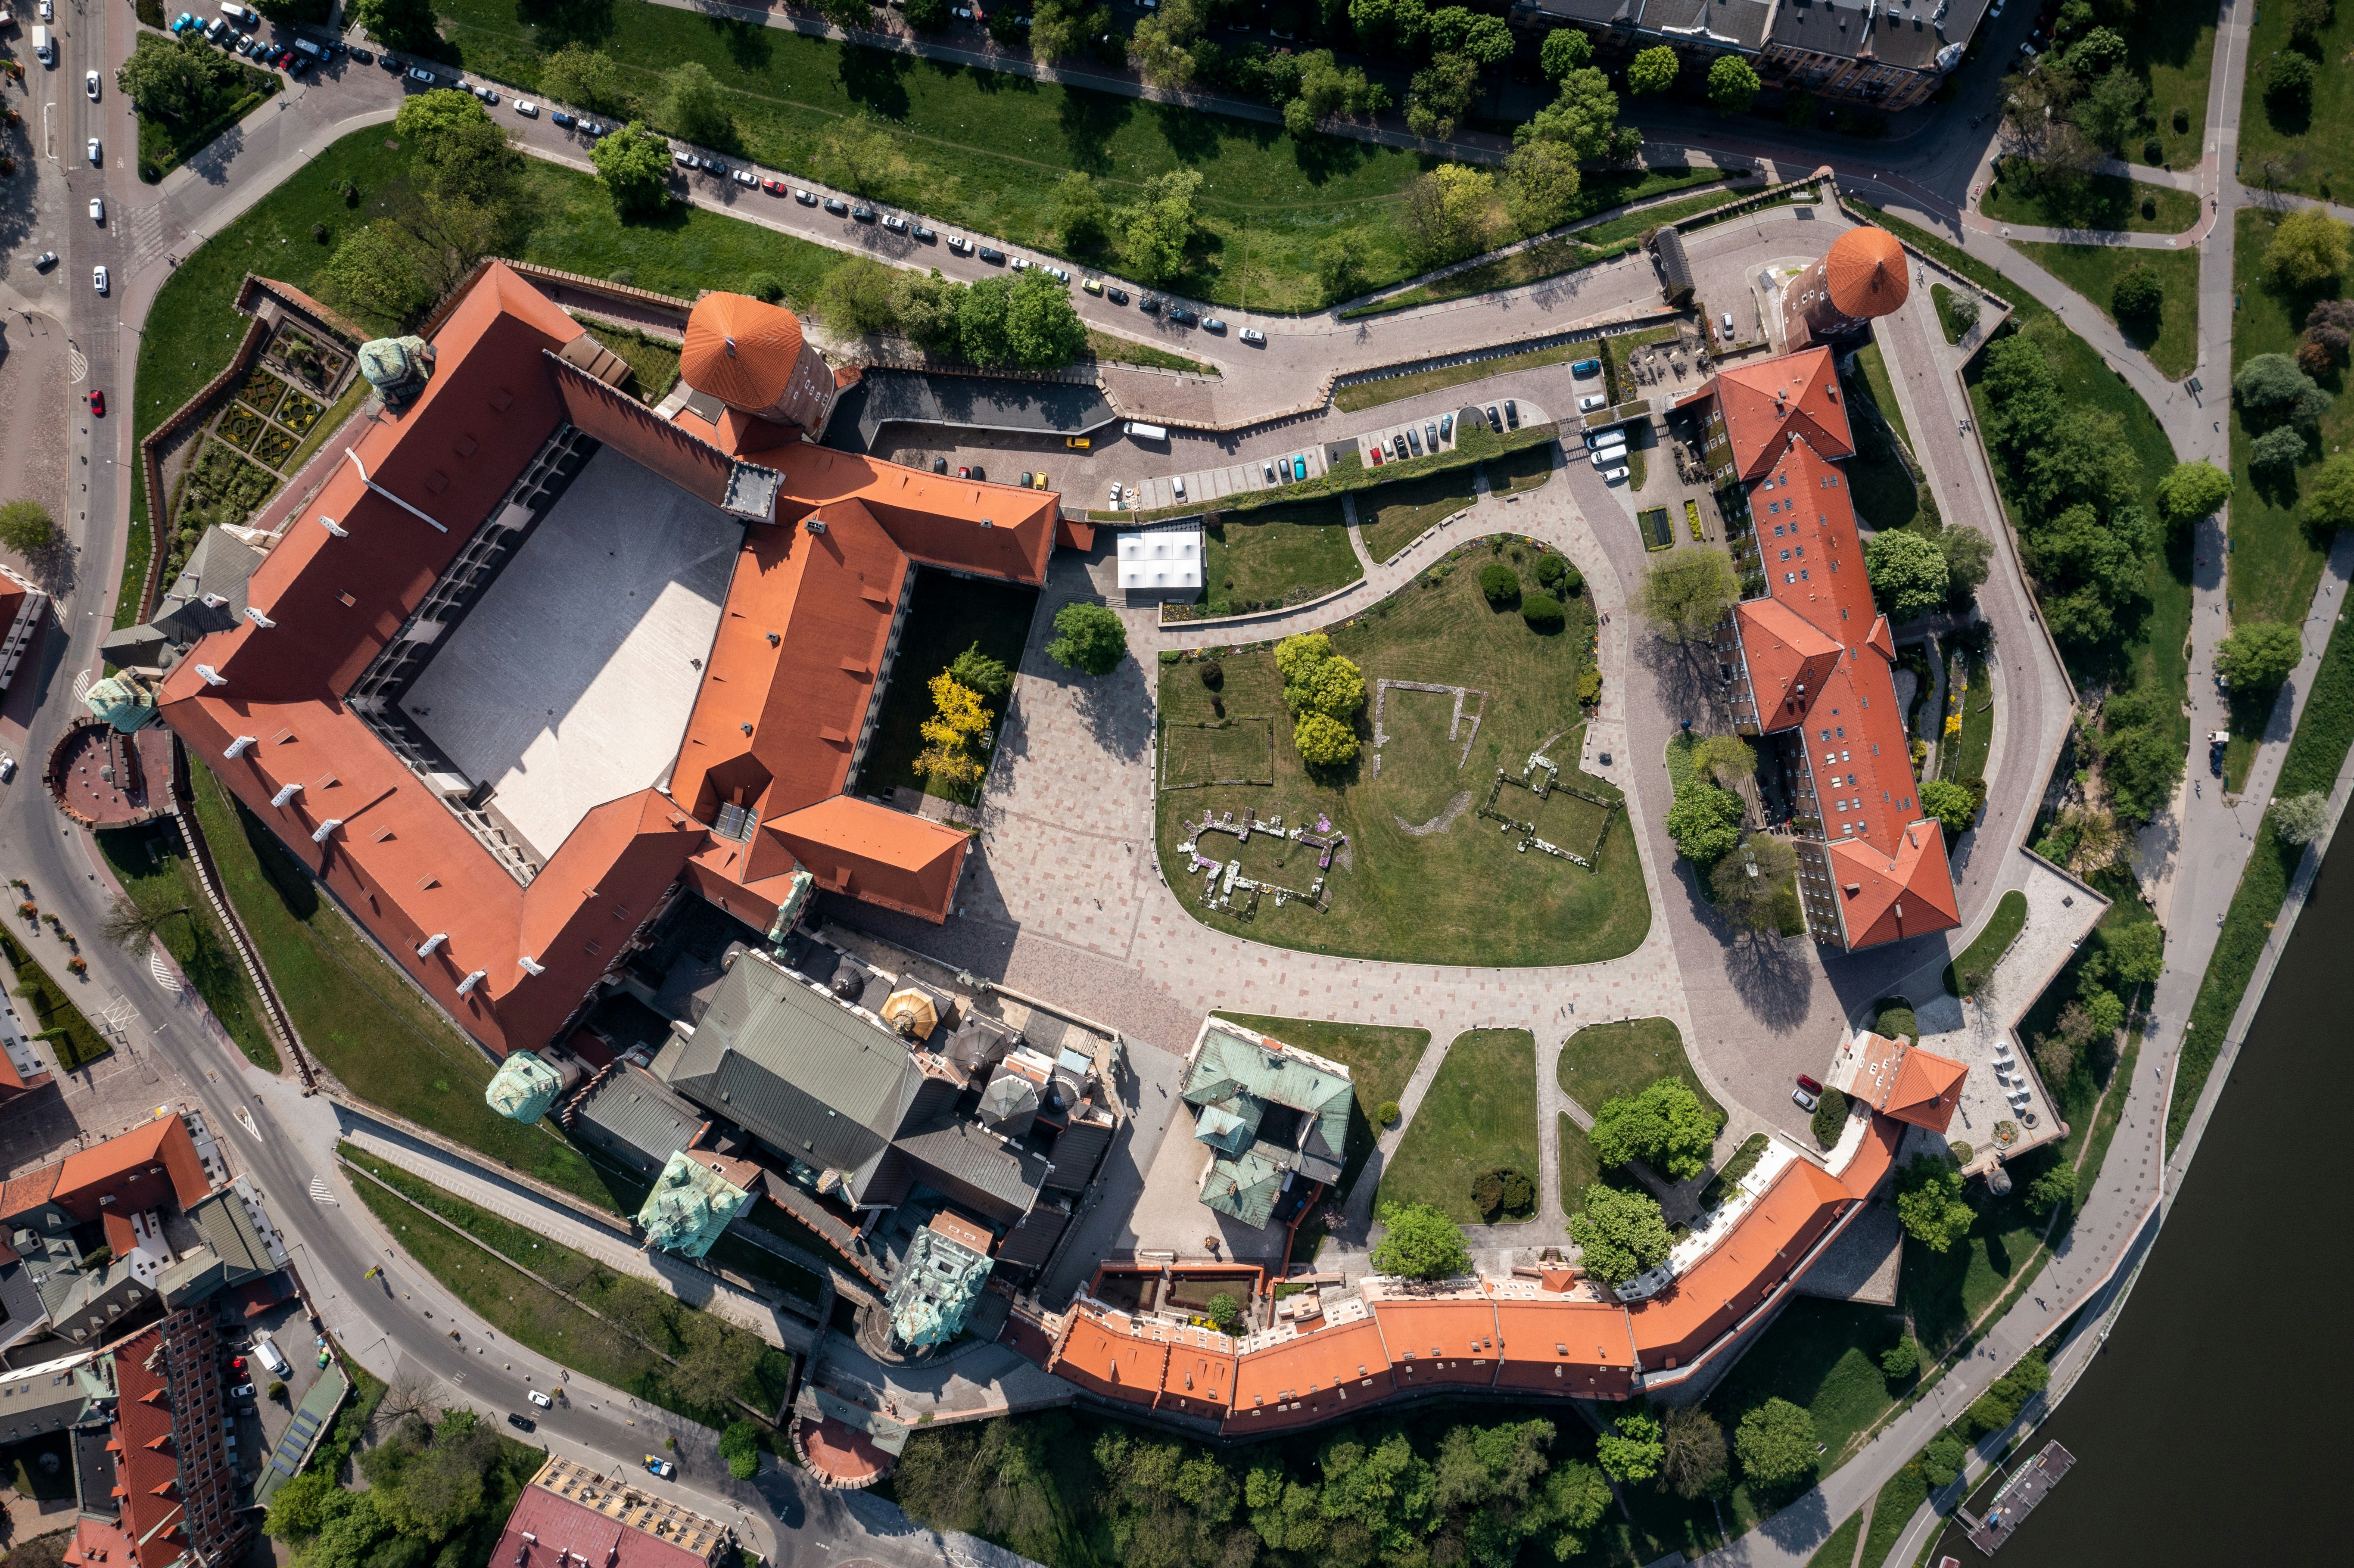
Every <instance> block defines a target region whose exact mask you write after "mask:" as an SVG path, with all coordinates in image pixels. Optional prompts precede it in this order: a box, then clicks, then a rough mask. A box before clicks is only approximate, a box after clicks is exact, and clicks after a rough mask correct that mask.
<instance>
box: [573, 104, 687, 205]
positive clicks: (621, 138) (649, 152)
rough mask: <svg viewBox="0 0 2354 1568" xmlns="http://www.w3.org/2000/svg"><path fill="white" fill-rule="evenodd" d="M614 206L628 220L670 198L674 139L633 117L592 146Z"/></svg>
mask: <svg viewBox="0 0 2354 1568" xmlns="http://www.w3.org/2000/svg"><path fill="white" fill-rule="evenodd" d="M588 162H589V163H590V164H592V165H594V167H595V168H596V170H597V177H598V178H599V179H600V180H603V181H604V182H605V191H606V194H607V195H609V196H611V197H612V198H613V210H614V211H615V212H616V213H619V214H620V216H621V217H622V219H623V220H624V221H625V222H626V221H627V220H628V219H630V218H633V217H647V216H649V215H651V214H653V213H657V212H660V211H661V210H662V209H663V206H664V205H665V204H667V203H668V202H669V200H670V143H668V142H666V141H664V140H663V138H662V137H660V136H657V135H655V134H654V133H653V132H652V131H649V130H647V129H646V127H645V122H642V121H638V120H632V121H631V122H629V123H628V124H627V125H624V126H622V127H621V128H620V130H619V131H616V132H613V133H612V134H611V135H610V136H600V137H599V138H598V139H597V140H596V141H595V142H594V143H590V145H589V148H588Z"/></svg>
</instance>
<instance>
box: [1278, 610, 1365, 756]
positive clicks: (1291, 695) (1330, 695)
mask: <svg viewBox="0 0 2354 1568" xmlns="http://www.w3.org/2000/svg"><path fill="white" fill-rule="evenodd" d="M1275 667H1276V670H1277V671H1278V673H1280V674H1281V675H1282V676H1283V703H1284V706H1285V707H1287V708H1288V709H1290V710H1291V712H1292V714H1293V715H1295V716H1298V717H1301V718H1305V717H1306V716H1307V715H1310V714H1321V715H1324V716H1325V717H1326V718H1329V719H1331V720H1332V721H1333V722H1335V723H1336V724H1340V725H1342V726H1347V725H1348V724H1349V723H1350V721H1352V720H1353V719H1354V718H1355V717H1356V716H1357V715H1358V714H1360V713H1362V712H1363V711H1364V706H1365V676H1364V672H1363V671H1362V670H1360V669H1358V668H1357V665H1356V662H1355V661H1354V660H1352V659H1345V658H1342V657H1341V656H1340V655H1339V654H1336V653H1334V652H1332V640H1331V638H1330V637H1328V636H1326V635H1325V634H1324V633H1323V632H1321V631H1304V632H1300V633H1298V634H1296V635H1294V636H1290V637H1287V638H1285V639H1283V640H1282V641H1280V642H1278V643H1277V644H1276V645H1275ZM1354 740H1355V736H1354V734H1353V732H1352V735H1351V743H1352V744H1351V755H1352V756H1353V755H1354V754H1355V752H1354Z"/></svg>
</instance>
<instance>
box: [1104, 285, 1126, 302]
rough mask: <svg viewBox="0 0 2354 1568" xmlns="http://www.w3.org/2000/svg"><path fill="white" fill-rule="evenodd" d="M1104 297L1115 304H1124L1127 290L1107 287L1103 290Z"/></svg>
mask: <svg viewBox="0 0 2354 1568" xmlns="http://www.w3.org/2000/svg"><path fill="white" fill-rule="evenodd" d="M1104 298H1105V299H1107V300H1109V301H1110V302H1112V303H1113V304H1115V305H1124V304H1126V303H1128V291H1127V290H1126V289H1113V288H1107V289H1105V290H1104Z"/></svg>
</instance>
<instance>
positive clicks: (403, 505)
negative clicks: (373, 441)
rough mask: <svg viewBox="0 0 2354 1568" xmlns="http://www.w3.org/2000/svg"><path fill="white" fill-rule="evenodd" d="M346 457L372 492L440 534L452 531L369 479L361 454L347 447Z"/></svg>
mask: <svg viewBox="0 0 2354 1568" xmlns="http://www.w3.org/2000/svg"><path fill="white" fill-rule="evenodd" d="M344 455H345V457H347V458H349V459H351V460H352V466H353V467H354V468H355V469H357V470H359V471H360V482H361V483H362V484H365V485H366V486H367V487H368V488H369V489H370V490H372V491H374V492H376V493H377V494H378V495H381V496H383V497H384V498H385V499H386V500H387V501H389V502H391V503H393V504H394V505H395V506H398V507H399V508H400V509H401V510H402V511H403V512H406V513H408V514H409V515H410V516H411V517H415V518H417V519H419V521H421V522H424V523H427V524H430V525H431V526H432V527H433V528H434V529H435V530H437V531H438V532H440V533H443V534H447V533H448V532H449V531H450V530H449V529H447V528H444V527H442V526H441V524H439V523H435V522H434V521H433V519H432V518H430V517H428V516H426V514H424V513H422V512H419V510H418V509H417V508H416V507H414V506H411V505H410V504H409V503H408V502H406V501H403V500H402V499H401V498H400V497H399V496H398V495H395V494H394V493H392V492H391V491H389V490H387V489H386V488H385V487H384V486H382V485H381V484H378V483H377V482H376V481H374V480H372V479H370V478H369V477H368V471H367V464H366V463H364V462H362V461H360V454H359V453H357V452H355V451H354V450H352V449H351V448H349V447H345V449H344Z"/></svg>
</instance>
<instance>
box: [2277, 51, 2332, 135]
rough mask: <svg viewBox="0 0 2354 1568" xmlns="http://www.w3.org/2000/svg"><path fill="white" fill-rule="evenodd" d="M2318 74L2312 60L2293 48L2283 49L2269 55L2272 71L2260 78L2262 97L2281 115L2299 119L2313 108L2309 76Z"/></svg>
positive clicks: (2311, 86) (2312, 76) (2310, 77)
mask: <svg viewBox="0 0 2354 1568" xmlns="http://www.w3.org/2000/svg"><path fill="white" fill-rule="evenodd" d="M2320 74H2321V72H2320V70H2319V69H2318V68H2317V67H2316V66H2315V65H2314V63H2313V61H2311V60H2310V59H2308V58H2306V57H2305V56H2303V55H2301V54H2298V53H2296V51H2295V50H2293V49H2284V50H2283V51H2281V52H2280V53H2279V54H2277V55H2275V56H2274V57H2273V69H2272V75H2271V76H2269V77H2267V78H2266V79H2265V80H2264V101H2265V102H2267V103H2269V104H2271V105H2272V106H2273V107H2274V109H2275V110H2278V111H2281V112H2282V113H2284V114H2285V115H2288V116H2290V117H2292V118H2299V119H2301V118H2303V117H2304V116H2305V115H2306V114H2309V113H2311V112H2312V111H2313V79H2314V78H2315V77H2317V76H2318V75H2320ZM2300 129H2302V127H2300Z"/></svg>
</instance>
